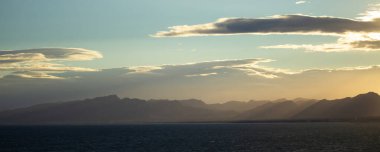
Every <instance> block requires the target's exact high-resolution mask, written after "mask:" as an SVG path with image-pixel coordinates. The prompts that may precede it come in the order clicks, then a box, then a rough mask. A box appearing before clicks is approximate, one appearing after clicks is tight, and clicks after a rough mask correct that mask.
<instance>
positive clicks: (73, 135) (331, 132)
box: [0, 123, 380, 152]
mask: <svg viewBox="0 0 380 152" xmlns="http://www.w3.org/2000/svg"><path fill="white" fill-rule="evenodd" d="M0 151H1V152H17V151H25V152H33V151H38V152H44V151H52V152H71V151H80V152H83V151H95V152H97V151H100V152H113V151H126V152H135V151H137V152H138V151H153V152H160V151H173V152H187V151H225V152H232V151H254V152H261V151H274V152H278V151H280V152H281V151H295V152H303V151H305V152H310V151H328V152H333V151H353V152H359V151H364V152H368V151H380V123H251V124H152V125H124V126H17V127H16V126H2V127H0Z"/></svg>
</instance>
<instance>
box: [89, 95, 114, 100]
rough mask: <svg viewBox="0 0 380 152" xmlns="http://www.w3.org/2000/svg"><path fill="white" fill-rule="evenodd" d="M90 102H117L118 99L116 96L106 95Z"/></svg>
mask: <svg viewBox="0 0 380 152" xmlns="http://www.w3.org/2000/svg"><path fill="white" fill-rule="evenodd" d="M91 100H94V101H119V100H120V98H119V97H118V96H117V95H114V94H113V95H108V96H103V97H96V98H93V99H91Z"/></svg>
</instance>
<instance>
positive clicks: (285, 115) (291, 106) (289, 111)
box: [236, 101, 313, 120]
mask: <svg viewBox="0 0 380 152" xmlns="http://www.w3.org/2000/svg"><path fill="white" fill-rule="evenodd" d="M312 103H313V102H304V103H296V102H294V101H283V102H278V103H272V102H271V103H267V104H264V105H262V106H258V107H256V108H253V109H251V110H248V111H246V112H243V113H241V114H240V115H238V116H237V117H236V119H240V120H275V119H276V120H278V119H289V118H291V117H293V116H294V115H295V114H297V113H298V112H300V111H302V110H303V109H305V108H306V107H308V106H310V105H311V104H312Z"/></svg>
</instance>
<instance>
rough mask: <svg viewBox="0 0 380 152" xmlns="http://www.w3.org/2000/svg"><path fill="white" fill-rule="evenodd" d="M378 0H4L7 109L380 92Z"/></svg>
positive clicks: (2, 93)
mask: <svg viewBox="0 0 380 152" xmlns="http://www.w3.org/2000/svg"><path fill="white" fill-rule="evenodd" d="M379 18H380V2H379V1H376V0H361V1H358V0H334V1H331V0H330V1H329V0H306V1H301V0H298V1H297V0H281V1H278V0H267V1H262V0H237V1H231V0H218V1H214V0H211V1H201V0H192V1H178V0H155V1H148V0H108V1H104V0H65V1H61V0H2V1H0V33H1V34H0V46H1V48H0V97H2V98H4V99H3V100H2V101H3V102H0V106H2V107H5V108H7V107H17V106H26V105H32V104H35V103H43V102H54V101H65V100H72V99H81V98H86V97H94V96H100V95H107V94H118V95H119V96H121V97H136V98H144V99H150V98H169V99H184V98H198V99H202V100H205V101H206V102H209V103H214V102H224V101H228V100H250V99H276V98H296V97H305V98H317V99H322V98H339V97H344V96H352V95H354V94H356V93H362V92H367V91H376V92H379V91H380V86H377V85H376V83H377V82H379V80H377V78H376V76H378V75H379V74H380V71H379V70H380V69H379V67H378V65H380V63H379V62H380V60H379V58H380V19H379Z"/></svg>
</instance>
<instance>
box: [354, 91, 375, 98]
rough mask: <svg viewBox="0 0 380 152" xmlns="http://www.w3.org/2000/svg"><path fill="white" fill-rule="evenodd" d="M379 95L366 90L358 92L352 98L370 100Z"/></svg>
mask: <svg viewBox="0 0 380 152" xmlns="http://www.w3.org/2000/svg"><path fill="white" fill-rule="evenodd" d="M379 97H380V96H379V94H377V93H375V92H368V93H364V94H359V95H357V96H355V97H354V99H359V100H371V99H376V98H379Z"/></svg>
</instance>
